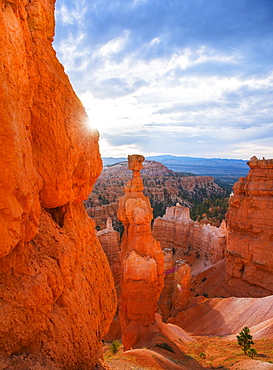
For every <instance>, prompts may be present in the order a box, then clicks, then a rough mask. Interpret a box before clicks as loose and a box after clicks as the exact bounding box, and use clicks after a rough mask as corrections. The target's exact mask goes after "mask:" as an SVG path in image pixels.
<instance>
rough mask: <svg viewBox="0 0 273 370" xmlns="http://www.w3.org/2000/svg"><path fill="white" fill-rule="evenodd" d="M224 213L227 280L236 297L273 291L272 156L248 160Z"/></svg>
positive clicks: (259, 294) (256, 295)
mask: <svg viewBox="0 0 273 370" xmlns="http://www.w3.org/2000/svg"><path fill="white" fill-rule="evenodd" d="M248 165H249V167H250V171H249V174H248V175H247V176H246V177H245V178H244V177H241V178H240V180H239V181H238V182H237V183H236V184H235V185H234V187H233V191H234V194H233V195H232V196H231V198H230V201H229V209H228V216H227V224H228V237H227V254H226V258H227V264H226V282H227V284H228V286H229V287H230V290H231V293H232V294H234V295H236V296H253V297H259V296H264V295H270V294H273V253H272V249H273V185H272V184H273V159H264V158H263V159H262V160H258V159H257V157H252V158H251V159H250V161H249V162H248Z"/></svg>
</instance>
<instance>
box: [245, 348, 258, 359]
mask: <svg viewBox="0 0 273 370" xmlns="http://www.w3.org/2000/svg"><path fill="white" fill-rule="evenodd" d="M247 354H248V356H249V357H252V358H253V357H254V356H256V355H257V351H256V349H255V348H252V347H251V348H249V350H248V351H247Z"/></svg>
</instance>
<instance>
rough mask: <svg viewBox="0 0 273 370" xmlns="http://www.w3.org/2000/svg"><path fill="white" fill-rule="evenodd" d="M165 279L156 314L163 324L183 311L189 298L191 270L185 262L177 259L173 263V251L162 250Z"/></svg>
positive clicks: (168, 249)
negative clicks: (160, 317) (159, 316)
mask: <svg viewBox="0 0 273 370" xmlns="http://www.w3.org/2000/svg"><path fill="white" fill-rule="evenodd" d="M163 254H164V268H165V278H164V287H163V289H162V291H161V295H160V299H159V303H158V306H159V309H158V312H159V314H160V315H161V316H162V319H163V321H164V322H166V321H167V320H168V318H169V317H170V316H175V315H176V314H177V313H178V312H179V311H181V310H183V309H184V308H185V307H186V305H187V303H188V299H189V297H190V283H191V269H190V266H189V265H188V264H187V263H186V261H182V260H181V259H178V260H177V261H175V262H173V251H172V249H170V248H165V249H164V250H163Z"/></svg>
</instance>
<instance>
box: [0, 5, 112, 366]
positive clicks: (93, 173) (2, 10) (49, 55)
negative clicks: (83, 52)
mask: <svg viewBox="0 0 273 370" xmlns="http://www.w3.org/2000/svg"><path fill="white" fill-rule="evenodd" d="M54 3H55V2H54V1H53V0H33V1H31V2H29V1H27V0H20V1H19V0H13V1H5V0H1V2H0V48H1V62H0V76H1V77H0V79H1V81H0V86H1V93H0V94H1V103H2V104H1V127H0V140H1V142H0V169H1V176H0V232H1V240H0V257H1V258H0V272H1V273H0V295H1V301H0V354H1V356H2V358H4V357H6V358H8V357H9V356H10V355H12V354H16V355H19V354H22V353H28V354H37V355H40V356H42V357H43V358H50V359H51V360H53V361H54V364H55V365H56V366H57V367H59V368H63V369H78V368H79V367H82V368H86V369H92V368H94V366H95V364H96V362H97V360H98V358H99V356H100V351H101V343H100V341H101V339H102V337H103V335H104V334H105V332H106V331H107V330H108V327H109V324H110V322H111V320H112V317H113V315H114V313H115V308H116V307H115V306H116V302H115V291H114V285H113V279H112V275H111V272H110V269H109V265H108V262H107V259H106V256H105V254H104V253H103V251H102V248H101V246H100V243H99V241H98V239H97V237H96V235H95V225H94V222H93V220H92V219H90V218H89V217H88V215H87V213H86V211H85V209H84V207H83V204H82V201H83V200H84V199H86V198H87V196H88V194H90V192H91V190H92V185H93V184H94V183H95V181H96V179H97V177H98V176H99V174H100V172H101V168H102V164H101V158H100V154H99V149H98V133H97V131H92V130H90V129H88V127H87V125H86V124H87V116H86V114H85V111H84V108H83V106H82V104H81V102H80V101H79V99H78V98H77V96H76V95H75V93H74V92H73V89H72V87H71V85H70V82H69V80H68V77H67V76H66V75H65V73H64V69H63V67H62V65H61V64H60V63H59V62H58V60H57V58H56V53H55V51H54V50H53V48H52V40H53V36H54ZM22 361H23V360H22ZM21 368H23V364H22V366H21Z"/></svg>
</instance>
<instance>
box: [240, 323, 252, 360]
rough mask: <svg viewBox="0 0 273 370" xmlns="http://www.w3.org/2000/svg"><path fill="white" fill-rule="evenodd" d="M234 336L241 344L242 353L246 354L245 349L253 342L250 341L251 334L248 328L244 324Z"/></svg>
mask: <svg viewBox="0 0 273 370" xmlns="http://www.w3.org/2000/svg"><path fill="white" fill-rule="evenodd" d="M236 337H237V342H238V344H239V346H242V350H243V351H244V354H245V355H247V351H248V350H249V349H250V346H251V344H254V342H253V341H252V335H250V330H249V328H248V327H247V326H245V327H244V328H243V330H242V331H241V332H240V333H239V335H237V336H236ZM253 349H254V348H253Z"/></svg>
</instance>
